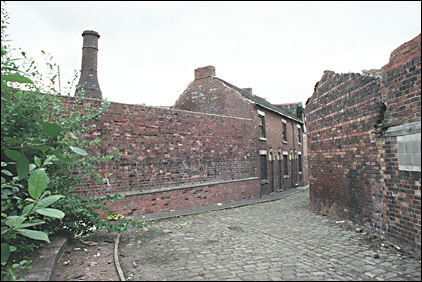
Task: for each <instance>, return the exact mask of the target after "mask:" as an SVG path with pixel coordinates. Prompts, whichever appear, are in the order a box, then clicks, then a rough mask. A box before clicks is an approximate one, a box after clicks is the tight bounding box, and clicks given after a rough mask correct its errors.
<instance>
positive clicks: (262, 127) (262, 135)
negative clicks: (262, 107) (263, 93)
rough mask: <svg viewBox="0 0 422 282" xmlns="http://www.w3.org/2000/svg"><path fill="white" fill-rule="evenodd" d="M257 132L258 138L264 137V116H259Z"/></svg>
mask: <svg viewBox="0 0 422 282" xmlns="http://www.w3.org/2000/svg"><path fill="white" fill-rule="evenodd" d="M259 131H260V136H261V137H265V116H261V115H259Z"/></svg>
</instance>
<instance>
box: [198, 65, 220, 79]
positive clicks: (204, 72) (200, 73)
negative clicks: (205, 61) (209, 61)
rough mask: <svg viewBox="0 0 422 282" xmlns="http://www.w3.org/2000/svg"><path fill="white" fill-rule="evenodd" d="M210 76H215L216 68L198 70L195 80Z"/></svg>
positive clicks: (209, 67)
mask: <svg viewBox="0 0 422 282" xmlns="http://www.w3.org/2000/svg"><path fill="white" fill-rule="evenodd" d="M210 76H215V68H214V67H213V66H207V67H203V68H197V69H196V70H195V80H197V79H201V78H206V77H210Z"/></svg>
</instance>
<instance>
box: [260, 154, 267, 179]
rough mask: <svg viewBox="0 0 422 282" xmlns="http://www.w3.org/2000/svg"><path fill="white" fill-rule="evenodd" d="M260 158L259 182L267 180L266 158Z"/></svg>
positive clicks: (262, 156)
mask: <svg viewBox="0 0 422 282" xmlns="http://www.w3.org/2000/svg"><path fill="white" fill-rule="evenodd" d="M260 157H261V180H267V156H266V155H260Z"/></svg>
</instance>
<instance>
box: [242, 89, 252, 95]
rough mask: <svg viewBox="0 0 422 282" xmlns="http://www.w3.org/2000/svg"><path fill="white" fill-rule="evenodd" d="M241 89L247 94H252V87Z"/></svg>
mask: <svg viewBox="0 0 422 282" xmlns="http://www.w3.org/2000/svg"><path fill="white" fill-rule="evenodd" d="M242 89H243V90H245V91H246V92H248V93H249V94H252V88H242Z"/></svg>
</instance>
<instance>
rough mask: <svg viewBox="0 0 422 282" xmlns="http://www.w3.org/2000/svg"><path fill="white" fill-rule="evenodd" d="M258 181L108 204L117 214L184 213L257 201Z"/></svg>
mask: <svg viewBox="0 0 422 282" xmlns="http://www.w3.org/2000/svg"><path fill="white" fill-rule="evenodd" d="M257 188H259V179H252V180H246V181H241V182H233V183H222V184H211V185H206V186H200V187H192V188H187V189H180V190H172V191H167V192H156V193H153V192H152V193H148V194H143V195H136V194H135V195H132V196H130V197H126V198H124V199H123V200H121V201H118V202H114V203H111V204H109V206H110V207H111V209H113V210H114V211H116V212H118V213H120V214H129V215H131V214H132V213H138V214H149V213H157V212H168V211H172V210H183V209H187V208H192V207H200V206H207V205H212V204H215V203H219V202H220V203H223V202H228V201H238V200H245V199H253V198H259V189H257Z"/></svg>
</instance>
